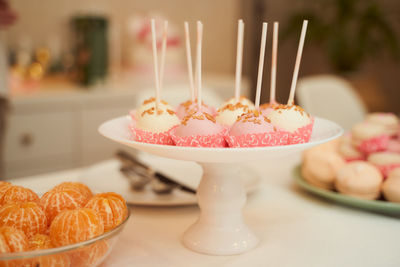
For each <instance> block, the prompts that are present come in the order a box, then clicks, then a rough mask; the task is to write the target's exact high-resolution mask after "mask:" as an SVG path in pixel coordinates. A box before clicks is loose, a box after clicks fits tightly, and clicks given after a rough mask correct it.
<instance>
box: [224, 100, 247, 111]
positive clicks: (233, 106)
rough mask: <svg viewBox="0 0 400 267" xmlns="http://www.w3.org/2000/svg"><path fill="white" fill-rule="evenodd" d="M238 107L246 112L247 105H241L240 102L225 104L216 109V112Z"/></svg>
mask: <svg viewBox="0 0 400 267" xmlns="http://www.w3.org/2000/svg"><path fill="white" fill-rule="evenodd" d="M240 108H243V109H244V110H245V112H247V111H248V109H249V107H248V106H247V105H243V104H242V103H240V102H237V103H236V104H227V105H225V106H223V107H222V108H220V109H218V112H221V111H224V110H227V109H228V110H231V111H234V110H237V109H240Z"/></svg>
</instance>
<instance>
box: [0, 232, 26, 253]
mask: <svg viewBox="0 0 400 267" xmlns="http://www.w3.org/2000/svg"><path fill="white" fill-rule="evenodd" d="M27 249H28V238H27V237H26V235H25V233H24V232H23V231H21V230H19V229H16V228H13V227H9V226H2V227H0V253H9V252H22V251H25V250H27Z"/></svg>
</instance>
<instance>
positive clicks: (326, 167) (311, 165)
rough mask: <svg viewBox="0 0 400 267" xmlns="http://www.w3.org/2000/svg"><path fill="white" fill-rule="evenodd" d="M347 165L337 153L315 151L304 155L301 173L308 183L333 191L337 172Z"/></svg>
mask: <svg viewBox="0 0 400 267" xmlns="http://www.w3.org/2000/svg"><path fill="white" fill-rule="evenodd" d="M345 165H346V162H345V161H344V160H343V159H342V157H340V156H339V155H338V154H337V153H336V152H333V151H326V150H325V151H324V150H321V149H314V150H309V151H308V153H304V155H303V165H302V169H301V172H302V176H303V178H304V179H305V180H306V181H307V182H308V183H310V184H312V185H314V186H316V187H319V188H322V189H328V190H331V189H333V188H334V183H335V179H336V175H337V171H338V170H339V169H341V168H342V167H344V166H345Z"/></svg>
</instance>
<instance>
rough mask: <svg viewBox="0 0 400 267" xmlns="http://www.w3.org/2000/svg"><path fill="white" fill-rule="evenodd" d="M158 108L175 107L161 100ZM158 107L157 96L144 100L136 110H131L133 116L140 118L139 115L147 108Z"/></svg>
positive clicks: (171, 108) (170, 108)
mask: <svg viewBox="0 0 400 267" xmlns="http://www.w3.org/2000/svg"><path fill="white" fill-rule="evenodd" d="M158 105H159V106H158V108H160V109H163V110H167V109H169V110H173V109H174V108H173V107H172V106H171V105H169V104H168V103H167V102H166V101H164V100H161V101H160V102H159V103H158ZM155 107H156V98H155V97H150V98H148V99H146V100H144V101H143V103H142V105H141V106H140V107H139V108H138V109H136V110H132V111H131V112H130V115H131V117H132V118H133V119H134V120H136V118H139V116H140V115H141V114H142V113H143V112H144V111H146V110H149V109H151V108H155Z"/></svg>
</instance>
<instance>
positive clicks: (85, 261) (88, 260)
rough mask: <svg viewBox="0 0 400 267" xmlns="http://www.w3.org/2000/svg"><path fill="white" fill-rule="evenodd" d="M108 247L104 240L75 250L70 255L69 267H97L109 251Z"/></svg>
mask: <svg viewBox="0 0 400 267" xmlns="http://www.w3.org/2000/svg"><path fill="white" fill-rule="evenodd" d="M109 248H110V246H109V244H108V243H107V241H106V240H101V241H97V242H95V243H93V244H91V245H88V246H85V247H82V248H79V249H77V250H76V251H72V252H71V253H70V258H71V266H73V267H87V266H97V265H98V264H99V263H100V262H101V261H103V259H104V258H105V257H107V255H108V254H107V253H108V252H109V251H110V249H109Z"/></svg>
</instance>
